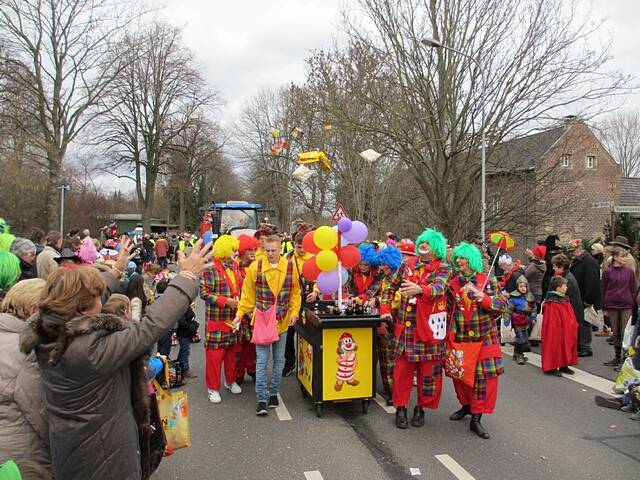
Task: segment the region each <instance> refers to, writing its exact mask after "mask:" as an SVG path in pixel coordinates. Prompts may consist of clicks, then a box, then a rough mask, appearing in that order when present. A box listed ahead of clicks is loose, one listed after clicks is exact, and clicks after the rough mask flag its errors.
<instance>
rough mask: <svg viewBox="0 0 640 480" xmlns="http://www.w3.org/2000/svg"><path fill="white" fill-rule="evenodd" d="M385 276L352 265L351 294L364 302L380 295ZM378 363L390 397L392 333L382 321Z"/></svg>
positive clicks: (379, 333) (385, 392)
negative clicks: (363, 271)
mask: <svg viewBox="0 0 640 480" xmlns="http://www.w3.org/2000/svg"><path fill="white" fill-rule="evenodd" d="M384 282H385V276H384V273H383V272H378V270H377V269H376V268H374V267H371V269H370V270H369V273H367V274H363V273H360V272H359V271H358V267H357V266H356V267H354V268H353V270H352V271H351V279H350V281H349V290H350V293H351V295H354V296H356V297H358V298H360V299H361V300H362V301H364V302H366V301H369V300H371V299H372V298H376V297H380V294H381V292H382V288H383V283H384ZM377 335H378V365H380V376H381V377H382V390H383V391H384V394H385V395H386V396H387V397H389V398H390V397H391V384H392V383H393V357H392V355H391V353H392V351H391V342H392V338H393V335H392V334H391V333H390V332H388V331H387V326H386V325H385V324H384V323H383V324H382V325H381V326H380V327H378V331H377Z"/></svg>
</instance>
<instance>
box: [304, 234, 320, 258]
mask: <svg viewBox="0 0 640 480" xmlns="http://www.w3.org/2000/svg"><path fill="white" fill-rule="evenodd" d="M313 233H314V232H313V231H311V232H307V234H306V235H305V236H304V238H303V239H302V246H303V247H304V249H305V251H306V252H309V253H318V252H319V251H320V249H319V248H318V247H317V246H316V242H314V241H313Z"/></svg>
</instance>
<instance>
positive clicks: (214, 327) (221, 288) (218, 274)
mask: <svg viewBox="0 0 640 480" xmlns="http://www.w3.org/2000/svg"><path fill="white" fill-rule="evenodd" d="M239 246H240V242H239V241H238V239H236V238H234V237H232V236H231V235H222V236H221V237H220V238H218V239H217V240H216V242H215V243H214V244H213V250H214V253H213V257H214V262H213V263H214V264H213V267H212V268H210V269H208V270H206V271H205V272H204V273H203V275H202V278H201V279H200V297H201V298H202V299H203V300H204V301H205V305H206V316H205V317H206V321H207V323H206V328H205V333H206V340H205V344H204V346H205V348H206V357H205V378H206V383H207V389H208V391H209V392H208V393H209V401H210V402H211V403H220V402H221V401H222V397H221V396H220V373H221V368H222V364H223V362H224V376H225V380H226V381H225V387H226V388H228V389H229V390H230V391H231V393H233V394H239V393H242V389H241V388H240V386H239V385H238V383H237V382H236V359H237V357H238V356H239V355H240V345H239V343H238V340H239V339H238V336H239V335H238V333H237V332H236V331H235V330H234V329H233V325H232V323H233V319H234V317H235V315H236V311H237V309H238V300H239V298H240V292H241V291H242V276H241V274H240V267H239V265H238V264H237V263H236V262H234V261H233V255H234V254H235V253H236V252H237V251H238V247H239Z"/></svg>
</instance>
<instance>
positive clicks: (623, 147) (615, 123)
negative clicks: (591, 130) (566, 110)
mask: <svg viewBox="0 0 640 480" xmlns="http://www.w3.org/2000/svg"><path fill="white" fill-rule="evenodd" d="M597 132H598V133H599V134H600V137H601V138H602V141H603V143H604V145H605V147H606V148H607V150H608V151H609V153H610V154H611V156H612V157H613V159H614V160H615V161H616V162H618V163H619V164H620V166H621V168H622V176H624V177H637V176H640V111H638V110H628V111H619V112H615V113H612V114H610V115H609V116H608V117H607V118H606V119H605V120H604V121H603V122H602V123H600V125H598V126H597Z"/></svg>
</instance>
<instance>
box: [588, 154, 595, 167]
mask: <svg viewBox="0 0 640 480" xmlns="http://www.w3.org/2000/svg"><path fill="white" fill-rule="evenodd" d="M587 168H590V169H593V168H596V156H595V155H587Z"/></svg>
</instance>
